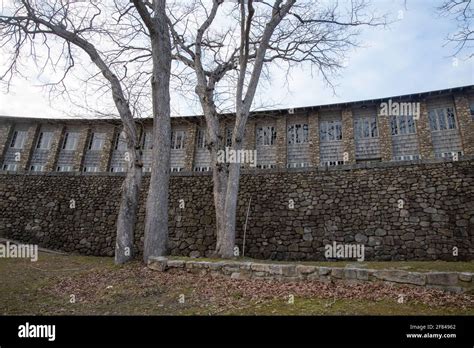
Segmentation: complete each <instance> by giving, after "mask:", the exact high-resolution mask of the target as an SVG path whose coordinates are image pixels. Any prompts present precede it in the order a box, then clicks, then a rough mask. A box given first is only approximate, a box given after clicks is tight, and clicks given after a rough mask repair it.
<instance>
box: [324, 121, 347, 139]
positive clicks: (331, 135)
mask: <svg viewBox="0 0 474 348" xmlns="http://www.w3.org/2000/svg"><path fill="white" fill-rule="evenodd" d="M319 136H320V139H321V141H338V140H342V123H341V121H322V122H321V123H320V124H319Z"/></svg>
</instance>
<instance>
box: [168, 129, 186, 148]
mask: <svg viewBox="0 0 474 348" xmlns="http://www.w3.org/2000/svg"><path fill="white" fill-rule="evenodd" d="M171 148H172V149H173V150H179V149H183V148H184V131H182V130H180V131H174V132H171Z"/></svg>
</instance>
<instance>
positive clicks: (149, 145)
mask: <svg viewBox="0 0 474 348" xmlns="http://www.w3.org/2000/svg"><path fill="white" fill-rule="evenodd" d="M142 146H143V150H151V149H153V133H152V132H144V133H143V143H142Z"/></svg>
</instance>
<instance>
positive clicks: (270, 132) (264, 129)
mask: <svg viewBox="0 0 474 348" xmlns="http://www.w3.org/2000/svg"><path fill="white" fill-rule="evenodd" d="M276 136H277V134H276V129H275V127H274V126H259V127H257V129H256V139H255V142H256V145H257V146H275V145H276Z"/></svg>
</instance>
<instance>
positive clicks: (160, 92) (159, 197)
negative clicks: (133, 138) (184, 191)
mask: <svg viewBox="0 0 474 348" xmlns="http://www.w3.org/2000/svg"><path fill="white" fill-rule="evenodd" d="M165 6H166V1H165V0H155V3H154V12H155V16H154V18H153V30H151V31H150V36H151V46H152V54H153V76H152V82H151V85H152V102H153V117H154V120H153V151H152V165H151V177H150V187H149V190H148V197H147V203H146V217H145V245H144V252H143V259H144V261H145V263H147V262H148V259H149V258H150V256H163V255H165V254H166V252H167V244H168V195H169V178H170V151H171V150H170V149H171V119H170V92H169V88H170V75H171V40H170V35H169V31H168V25H167V19H166V9H165Z"/></svg>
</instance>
